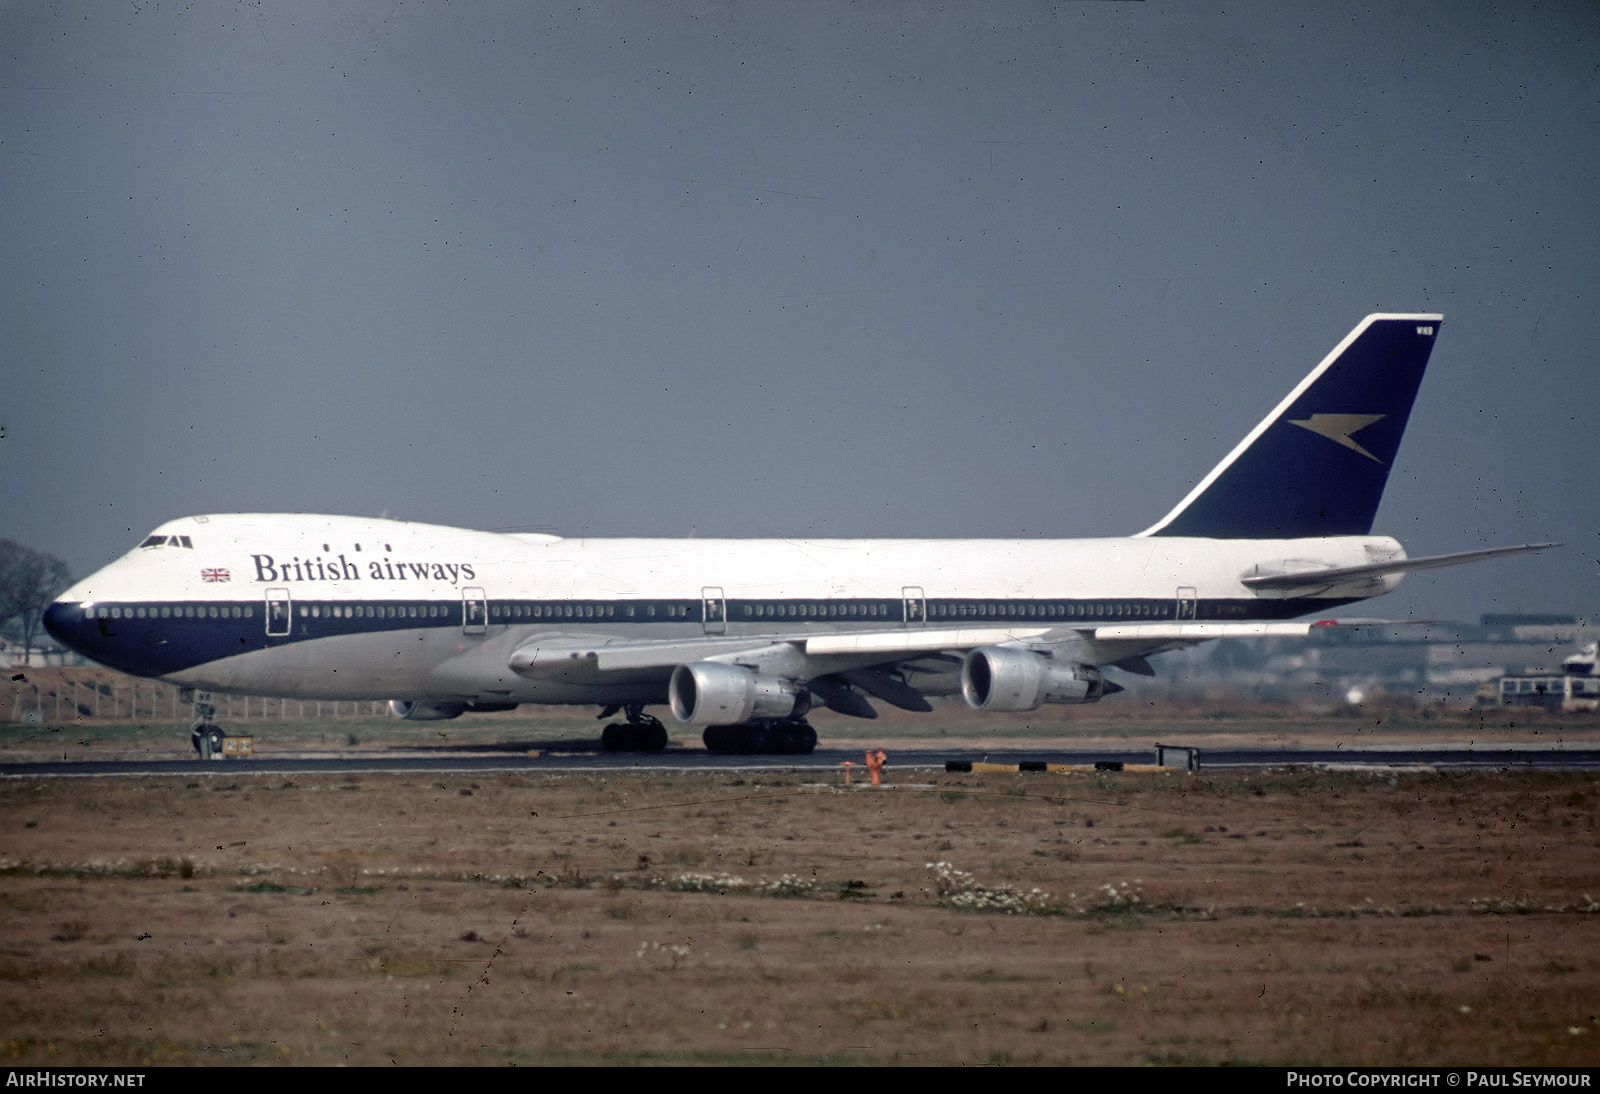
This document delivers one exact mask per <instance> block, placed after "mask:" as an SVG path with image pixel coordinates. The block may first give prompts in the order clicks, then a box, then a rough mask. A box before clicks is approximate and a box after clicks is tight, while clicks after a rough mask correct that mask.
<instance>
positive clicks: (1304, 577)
mask: <svg viewBox="0 0 1600 1094" xmlns="http://www.w3.org/2000/svg"><path fill="white" fill-rule="evenodd" d="M1559 546H1561V545H1560V544H1559V543H1525V544H1522V545H1520V546H1517V547H1489V548H1486V549H1485V550H1481V551H1458V552H1456V553H1455V554H1449V555H1430V556H1428V557H1426V558H1397V559H1393V560H1391V561H1389V562H1374V563H1371V564H1369V565H1366V566H1336V567H1329V568H1328V569H1325V570H1305V571H1301V572H1298V573H1292V574H1262V575H1259V576H1253V577H1245V578H1241V579H1240V580H1241V581H1242V582H1243V583H1244V584H1245V585H1246V586H1248V587H1249V588H1252V589H1257V590H1261V591H1267V590H1271V591H1274V592H1301V591H1307V592H1310V591H1315V590H1317V589H1325V588H1327V587H1328V586H1330V585H1342V584H1345V583H1347V582H1351V581H1358V580H1360V579H1362V578H1377V577H1383V576H1385V575H1386V574H1405V573H1410V572H1411V571H1412V570H1436V569H1439V568H1440V567H1442V566H1461V565H1464V564H1465V563H1468V562H1482V561H1484V560H1485V559H1490V558H1502V557H1504V556H1506V555H1520V554H1523V553H1525V552H1528V551H1543V550H1546V549H1548V548H1550V547H1559Z"/></svg>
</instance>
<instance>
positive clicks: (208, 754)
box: [189, 725, 223, 760]
mask: <svg viewBox="0 0 1600 1094" xmlns="http://www.w3.org/2000/svg"><path fill="white" fill-rule="evenodd" d="M222 736H223V734H222V727H221V726H211V725H205V726H195V727H194V728H193V729H192V730H190V731H189V742H190V743H191V744H193V745H194V750H195V752H196V753H198V754H199V756H200V758H201V759H202V760H220V759H222Z"/></svg>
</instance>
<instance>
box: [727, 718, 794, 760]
mask: <svg viewBox="0 0 1600 1094" xmlns="http://www.w3.org/2000/svg"><path fill="white" fill-rule="evenodd" d="M702 737H703V739H704V740H705V743H706V751H707V752H715V753H718V754H719V755H724V756H728V755H763V756H808V755H810V754H811V751H812V750H813V749H815V748H816V747H817V731H816V730H814V729H812V728H811V726H810V724H809V723H808V722H806V720H805V719H803V718H789V719H783V720H777V719H769V720H763V721H759V722H740V723H739V724H738V725H732V726H707V727H706V731H705V733H704V734H703V735H702Z"/></svg>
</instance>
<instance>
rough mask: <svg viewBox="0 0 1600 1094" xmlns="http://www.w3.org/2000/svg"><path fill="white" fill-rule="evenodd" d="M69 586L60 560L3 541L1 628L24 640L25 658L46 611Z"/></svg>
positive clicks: (0, 554)
mask: <svg viewBox="0 0 1600 1094" xmlns="http://www.w3.org/2000/svg"><path fill="white" fill-rule="evenodd" d="M67 582H68V576H67V564H66V563H65V562H62V561H61V560H60V559H59V558H56V557H55V556H54V555H47V554H44V553H42V552H40V551H34V550H30V549H29V548H27V547H24V546H22V545H21V544H20V543H13V542H11V540H9V539H0V626H9V628H10V629H11V631H12V632H13V633H14V634H16V635H17V636H18V637H20V638H21V639H22V650H23V655H24V656H25V657H26V656H28V655H31V654H32V652H33V640H34V638H35V637H37V636H38V634H39V626H40V623H41V622H42V620H43V616H44V610H45V609H46V608H48V607H49V606H50V604H51V602H52V601H54V600H55V598H56V594H57V593H59V592H60V591H61V590H62V589H65V588H66V587H67Z"/></svg>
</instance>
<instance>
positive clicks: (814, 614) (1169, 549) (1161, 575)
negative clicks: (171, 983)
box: [45, 315, 1550, 756]
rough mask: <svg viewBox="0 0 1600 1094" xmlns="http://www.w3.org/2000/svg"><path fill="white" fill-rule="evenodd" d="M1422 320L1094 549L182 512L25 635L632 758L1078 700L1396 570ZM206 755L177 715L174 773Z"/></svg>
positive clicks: (1374, 324)
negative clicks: (1399, 457) (869, 722)
mask: <svg viewBox="0 0 1600 1094" xmlns="http://www.w3.org/2000/svg"><path fill="white" fill-rule="evenodd" d="M1440 322H1441V317H1440V316H1438V315H1371V316H1368V317H1367V318H1366V319H1364V320H1362V321H1361V323H1360V324H1359V325H1358V326H1357V327H1356V328H1355V330H1353V331H1351V332H1350V334H1349V336H1348V337H1346V338H1345V339H1344V341H1343V342H1341V343H1340V344H1339V345H1338V346H1337V347H1336V348H1335V349H1334V350H1333V352H1332V353H1330V354H1329V355H1328V356H1327V358H1326V359H1325V360H1323V361H1322V363H1321V364H1319V365H1318V366H1317V367H1316V368H1315V369H1313V370H1312V371H1311V373H1310V375H1308V376H1307V377H1306V378H1305V379H1304V380H1303V381H1301V383H1300V384H1299V385H1298V386H1297V387H1296V388H1295V389H1294V390H1293V391H1291V392H1290V393H1289V395H1288V396H1287V397H1286V398H1285V399H1284V400H1283V401H1282V402H1281V403H1279V404H1278V406H1277V408H1276V409H1275V410H1273V411H1272V413H1270V414H1268V415H1267V417H1266V418H1265V419H1263V420H1262V422H1261V424H1260V425H1258V426H1256V428H1255V429H1254V430H1252V431H1251V432H1250V434H1249V435H1248V436H1247V437H1245V439H1244V440H1243V441H1241V442H1240V443H1239V445H1238V446H1237V447H1236V448H1235V449H1234V450H1233V451H1232V452H1231V453H1230V454H1229V455H1228V456H1227V458H1226V459H1224V460H1223V461H1222V462H1221V463H1220V464H1218V465H1217V467H1216V468H1215V469H1214V470H1213V471H1212V472H1211V473H1210V474H1209V475H1207V476H1206V477H1205V478H1204V479H1203V480H1202V481H1201V482H1200V483H1199V484H1198V485H1197V486H1196V487H1195V488H1194V489H1193V490H1192V491H1191V492H1190V493H1189V495H1188V496H1187V497H1186V498H1184V499H1183V501H1182V502H1180V503H1179V504H1178V505H1177V507H1176V508H1174V509H1173V510H1172V511H1171V512H1170V513H1168V514H1167V515H1166V516H1165V517H1163V518H1162V519H1161V520H1160V521H1158V522H1157V523H1155V524H1154V525H1152V526H1151V527H1149V528H1147V529H1145V530H1144V531H1142V532H1140V533H1138V534H1137V535H1134V536H1131V537H1127V538H1120V539H1079V540H1056V541H1050V540H998V539H983V540H796V539H771V540H734V539H727V540H704V539H593V540H590V539H566V538H561V537H558V536H550V535H507V534H497V533H489V532H475V531H467V530H461V529H455V528H443V527H435V526H431V525H425V524H411V523H403V522H397V521H388V520H374V519H368V518H364V517H334V516H299V515H294V516H290V515H260V514H242V515H226V516H196V517H184V518H181V519H178V520H173V521H170V522H168V523H166V524H163V525H161V526H160V527H159V528H157V529H155V531H153V532H152V533H151V534H150V535H148V536H146V537H145V538H144V539H143V540H142V541H141V542H140V543H139V544H138V545H137V546H136V547H135V548H134V549H133V550H132V551H130V552H129V553H128V554H126V555H124V556H123V557H122V558H120V559H118V560H116V561H115V562H113V563H111V564H110V565H109V566H107V567H106V568H105V569H103V570H100V571H99V572H98V573H96V574H94V575H93V576H91V577H89V578H86V579H85V580H83V581H80V582H79V583H77V584H76V585H74V586H73V587H72V588H71V589H69V590H68V591H67V592H66V593H65V594H63V596H62V597H61V599H60V600H59V601H58V602H57V603H55V604H54V605H52V606H51V607H50V608H49V610H48V611H47V612H46V613H45V625H46V627H47V628H48V629H49V631H50V633H51V634H53V635H55V636H56V638H58V639H59V640H60V641H62V642H63V643H65V644H66V645H68V646H70V647H72V648H73V649H76V650H78V651H80V652H82V653H83V654H85V655H86V656H88V657H91V658H93V659H94V660H96V661H99V662H101V663H103V664H106V665H110V666H112V667H114V668H117V669H121V670H123V671H125V672H131V673H135V674H137V675H140V676H149V677H155V678H158V679H162V680H167V681H171V682H173V683H175V684H178V685H181V686H186V687H192V688H195V689H204V690H210V691H224V692H237V693H248V694H255V695H277V696H286V697H291V698H295V697H298V698H316V699H354V700H364V699H388V700H390V701H391V709H392V710H393V712H394V713H395V714H397V715H399V716H400V717H404V718H410V719H415V720H430V719H440V718H454V717H457V716H458V715H460V714H462V713H464V712H467V711H484V710H507V709H510V708H512V707H515V706H517V705H518V704H520V703H566V704H592V705H597V706H600V707H602V708H603V713H602V714H601V717H602V718H605V717H608V716H610V715H613V714H616V713H618V712H621V713H622V716H623V720H622V721H620V722H617V723H615V724H613V725H610V726H608V727H607V728H606V730H605V732H604V737H603V740H604V742H605V744H606V746H607V747H610V748H619V749H640V750H646V749H659V748H662V747H665V745H666V743H667V732H666V727H665V726H664V725H663V724H662V722H661V721H660V720H659V719H657V718H656V717H654V716H653V715H651V714H649V713H647V712H646V708H647V707H651V706H663V705H664V706H666V707H668V708H669V709H670V710H671V712H672V717H673V718H674V719H676V721H677V722H678V723H681V724H684V725H690V726H699V727H704V734H703V737H704V741H705V744H706V747H707V748H709V749H712V750H713V751H725V752H787V753H803V752H809V751H811V749H812V748H813V747H814V746H815V744H816V739H817V738H816V733H815V731H814V730H813V729H812V728H811V727H810V725H808V724H807V722H806V714H807V712H808V711H810V710H811V709H813V708H816V707H826V708H828V709H830V710H834V711H837V712H839V713H842V714H846V715H853V716H856V717H862V718H871V717H874V716H875V711H874V709H873V707H872V704H871V700H873V699H876V700H879V701H881V702H884V703H888V704H891V705H893V706H897V707H901V708H903V709H906V710H914V711H926V710H929V709H931V708H930V707H929V705H928V698H929V697H930V696H943V695H957V694H959V695H961V696H963V697H964V698H965V700H966V701H967V702H968V703H969V704H971V705H972V706H973V707H975V708H977V709H979V710H987V711H1026V710H1033V709H1036V708H1037V707H1039V706H1041V705H1042V704H1045V703H1092V702H1095V701H1096V700H1098V699H1099V698H1100V697H1101V696H1103V695H1105V694H1108V693H1110V692H1114V691H1119V690H1121V689H1120V688H1119V687H1118V686H1117V685H1116V684H1115V683H1112V682H1110V681H1108V680H1107V679H1106V678H1105V675H1104V673H1103V671H1102V670H1103V669H1105V668H1106V667H1107V666H1113V667H1116V668H1118V669H1122V670H1124V671H1128V672H1134V673H1142V674H1149V673H1150V672H1151V671H1152V670H1151V668H1150V665H1149V662H1148V661H1147V660H1146V659H1147V658H1148V657H1149V656H1150V655H1152V654H1156V653H1160V652H1162V651H1166V650H1172V649H1177V648H1179V647H1182V646H1188V645H1192V644H1194V643H1197V642H1202V641H1206V640H1208V639H1213V638H1227V637H1234V636H1261V635H1304V634H1305V633H1307V631H1308V629H1309V628H1310V627H1312V626H1316V625H1317V624H1316V623H1314V622H1308V621H1304V620H1301V621H1298V622H1292V620H1295V619H1296V618H1297V617H1301V616H1305V615H1308V614H1315V615H1321V614H1323V613H1326V612H1328V611H1330V610H1332V609H1335V608H1338V607H1340V606H1342V605H1345V604H1349V603H1351V602H1353V601H1357V600H1362V599H1365V598H1367V597H1372V596H1377V595H1380V594H1382V593H1386V592H1388V591H1389V590H1391V589H1393V588H1394V587H1395V586H1396V585H1397V584H1398V583H1399V581H1400V579H1401V577H1402V576H1403V575H1404V574H1405V573H1406V572H1408V571H1410V570H1420V569H1426V568H1431V567H1437V566H1450V565H1455V564H1458V563H1463V562H1472V561H1475V560H1479V559H1486V558H1494V557H1497V556H1500V555H1507V554H1513V553H1516V552H1519V551H1529V550H1538V549H1540V548H1541V547H1546V546H1550V544H1536V545H1524V546H1517V547H1501V548H1494V549H1489V550H1477V551H1466V552H1462V553H1460V554H1453V555H1440V556H1434V557H1431V558H1415V559H1413V558H1407V557H1406V556H1405V552H1404V551H1403V549H1402V548H1401V546H1400V544H1399V543H1398V542H1396V541H1395V540H1393V539H1391V538H1388V537H1386V536H1374V535H1372V534H1371V533H1372V524H1373V516H1374V514H1375V513H1376V511H1377V508H1378V502H1379V499H1380V498H1381V496H1382V493H1383V488H1384V484H1385V482H1386V481H1387V480H1388V476H1389V469H1390V467H1391V466H1392V465H1393V463H1394V460H1395V454H1396V453H1397V451H1398V450H1399V447H1400V438H1401V434H1402V433H1403V431H1404V429H1405V425H1406V419H1407V417H1408V416H1409V415H1410V412H1411V405H1412V401H1413V399H1414V398H1415V396H1416V393H1417V388H1418V385H1419V384H1420V383H1421V381H1422V374H1423V370H1424V368H1425V366H1426V365H1427V362H1428V357H1429V354H1430V353H1431V352H1432V350H1433V344H1434V340H1435V338H1436V337H1437V335H1438V332H1439V326H1440ZM221 738H222V731H221V729H220V728H219V727H217V726H216V725H214V724H212V723H211V722H210V721H209V720H208V719H206V718H204V717H202V718H201V719H199V720H198V721H197V724H196V726H195V730H194V739H195V746H196V748H197V750H199V751H200V753H201V755H202V756H206V755H210V754H212V753H214V752H216V751H217V750H218V749H219V747H220V741H221Z"/></svg>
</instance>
